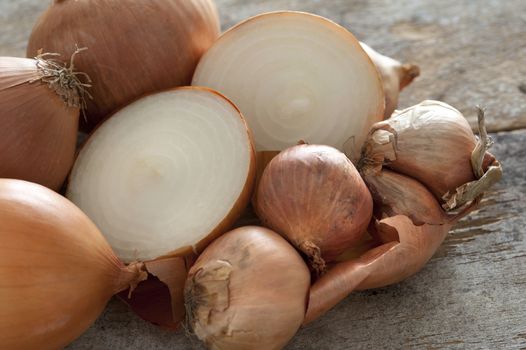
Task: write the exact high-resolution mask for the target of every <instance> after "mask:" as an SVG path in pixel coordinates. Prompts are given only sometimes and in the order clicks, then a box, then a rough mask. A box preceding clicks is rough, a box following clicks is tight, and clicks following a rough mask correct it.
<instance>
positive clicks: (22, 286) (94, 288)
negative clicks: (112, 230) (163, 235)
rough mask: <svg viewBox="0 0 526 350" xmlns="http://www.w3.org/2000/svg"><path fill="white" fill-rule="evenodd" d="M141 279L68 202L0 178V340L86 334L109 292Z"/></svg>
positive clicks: (56, 343)
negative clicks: (120, 259)
mask: <svg viewBox="0 0 526 350" xmlns="http://www.w3.org/2000/svg"><path fill="white" fill-rule="evenodd" d="M145 278H146V273H145V272H144V271H143V269H142V265H141V264H131V265H130V266H127V267H126V266H124V264H122V263H121V262H120V261H119V259H118V258H117V257H116V256H115V255H114V253H113V252H112V250H111V248H110V246H109V245H108V243H107V242H106V240H105V239H104V237H103V236H102V235H101V233H100V232H99V230H98V229H97V228H96V227H95V225H94V224H93V223H92V222H91V221H90V220H89V219H88V217H87V216H86V215H85V214H84V213H82V211H80V210H79V209H78V208H77V207H75V206H74V205H73V204H72V203H71V202H70V201H68V200H67V199H65V198H64V197H62V196H60V195H58V194H57V193H55V192H53V191H51V190H49V189H47V188H45V187H42V186H40V185H37V184H33V183H30V182H25V181H20V180H9V179H0V344H1V347H2V349H10V350H18V349H20V350H22V349H24V350H25V349H43V350H47V349H49V350H56V349H61V348H63V347H65V346H66V345H67V344H68V343H70V342H71V341H73V340H74V339H75V338H77V337H78V336H79V335H80V334H81V333H82V332H84V331H85V330H86V329H87V328H88V327H89V326H90V325H91V324H92V323H93V322H94V321H95V319H96V318H97V317H98V316H99V315H100V313H101V312H102V310H103V309H104V307H105V305H106V303H107V302H108V300H109V299H110V297H111V296H112V295H113V294H115V293H117V292H119V291H121V290H124V289H127V288H129V287H131V288H132V289H133V288H134V287H135V286H136V285H137V283H139V282H140V281H142V280H143V279H145Z"/></svg>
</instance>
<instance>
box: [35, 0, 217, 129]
mask: <svg viewBox="0 0 526 350" xmlns="http://www.w3.org/2000/svg"><path fill="white" fill-rule="evenodd" d="M218 35H219V18H218V15H217V10H216V7H215V4H214V2H213V0H192V1H188V0H83V1H74V0H54V2H53V4H52V5H51V7H49V8H48V9H47V11H46V12H45V13H44V14H43V15H42V16H41V17H40V19H39V20H38V22H37V23H36V25H35V27H34V28H33V31H32V33H31V37H30V39H29V44H28V48H27V54H28V56H29V57H33V56H34V55H35V54H36V52H37V50H40V49H43V50H44V51H46V52H58V53H61V54H62V55H65V56H64V57H69V55H70V54H71V53H72V51H73V50H74V49H75V45H76V44H78V45H81V46H85V47H88V49H89V50H88V51H87V52H86V53H85V55H83V56H82V57H79V59H78V61H77V63H76V64H77V67H78V68H79V69H80V70H81V71H83V72H86V73H88V74H89V76H90V77H91V79H92V80H93V88H92V90H91V93H92V95H93V100H90V101H88V102H89V103H88V113H87V117H88V119H87V123H84V128H85V129H86V130H90V129H91V128H92V127H93V126H94V125H95V124H97V123H98V122H99V121H101V120H102V119H103V118H106V117H108V116H109V114H110V112H113V111H114V110H116V109H117V108H119V107H122V106H123V105H125V104H126V103H129V102H131V101H132V100H134V99H136V98H138V97H139V96H142V95H144V94H146V93H150V92H154V91H158V90H163V89H167V88H172V87H175V86H183V85H189V84H190V82H191V80H192V74H193V72H194V69H195V67H196V65H197V62H198V61H199V58H200V57H201V55H202V54H203V53H204V52H205V51H206V50H207V49H208V48H209V47H210V46H211V45H212V43H213V42H214V41H215V39H216V38H217V37H218Z"/></svg>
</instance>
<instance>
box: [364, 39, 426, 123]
mask: <svg viewBox="0 0 526 350" xmlns="http://www.w3.org/2000/svg"><path fill="white" fill-rule="evenodd" d="M360 45H361V46H362V48H363V49H364V50H365V52H366V53H367V55H369V57H370V58H371V60H372V61H373V63H374V65H375V66H376V68H377V69H378V72H379V73H380V76H381V78H382V85H383V88H384V94H385V112H384V119H387V118H389V117H390V116H391V115H392V114H393V112H394V111H395V109H396V108H397V107H398V96H399V95H400V92H401V91H402V90H403V89H404V88H405V87H406V86H407V85H409V84H411V82H412V81H413V80H414V79H415V78H416V77H418V76H419V75H420V68H419V67H418V66H417V65H415V64H412V63H401V62H399V61H397V60H395V59H393V58H391V57H387V56H384V55H382V54H381V53H379V52H377V51H375V50H373V49H372V48H371V47H370V46H369V45H367V44H365V43H362V42H360Z"/></svg>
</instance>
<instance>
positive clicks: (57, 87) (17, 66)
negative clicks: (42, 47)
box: [0, 54, 86, 190]
mask: <svg viewBox="0 0 526 350" xmlns="http://www.w3.org/2000/svg"><path fill="white" fill-rule="evenodd" d="M55 59H56V57H54V56H53V55H49V54H48V55H45V54H44V55H39V56H37V58H35V59H29V58H17V57H0V151H1V152H0V177H2V178H15V179H21V180H27V181H31V182H36V183H39V184H41V185H44V186H46V187H49V188H51V189H53V190H58V189H60V187H61V185H62V183H63V182H64V180H65V178H66V176H67V174H68V172H69V170H70V169H71V166H72V165H73V161H74V158H75V145H76V140H77V128H78V122H79V107H81V106H82V99H83V93H84V91H85V87H86V86H85V85H86V84H84V83H82V81H81V79H82V78H83V77H82V76H80V77H79V74H81V73H77V72H76V71H74V66H73V58H72V61H71V62H72V63H71V64H70V65H69V67H68V66H64V65H62V64H59V63H58V62H57V61H56V60H55ZM82 80H83V79H82Z"/></svg>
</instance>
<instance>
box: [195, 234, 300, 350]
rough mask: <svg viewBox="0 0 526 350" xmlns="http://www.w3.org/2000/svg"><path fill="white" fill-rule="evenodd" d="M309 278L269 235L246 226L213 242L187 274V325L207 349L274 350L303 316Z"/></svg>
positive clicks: (295, 255) (274, 236)
mask: <svg viewBox="0 0 526 350" xmlns="http://www.w3.org/2000/svg"><path fill="white" fill-rule="evenodd" d="M309 284H310V274H309V269H308V268H307V265H306V264H305V262H304V261H303V259H302V258H301V256H300V255H299V254H298V253H297V252H296V251H295V250H294V248H293V247H292V246H291V245H290V244H289V243H288V242H287V241H285V240H284V239H283V238H282V237H280V236H279V235H278V234H276V233H274V232H272V231H271V230H268V229H265V228H262V227H257V226H245V227H241V228H238V229H235V230H233V231H230V232H228V233H226V234H225V235H223V236H221V237H220V238H218V239H217V240H216V241H214V242H213V243H212V244H210V246H208V248H206V249H205V251H204V252H203V254H201V256H200V257H199V258H198V259H197V262H196V263H195V265H194V266H192V268H191V269H190V272H189V274H188V280H187V282H186V286H185V304H186V310H187V322H188V325H189V327H190V329H191V330H192V332H193V334H194V335H195V336H196V337H197V338H198V339H199V340H201V341H203V342H204V343H205V344H206V345H207V347H208V348H209V349H214V350H219V349H229V350H245V349H246V350H279V349H282V348H283V347H284V346H285V345H286V344H287V343H288V341H289V340H290V339H291V338H292V337H293V336H294V334H295V333H296V331H297V330H298V328H299V327H300V325H301V323H302V322H303V318H304V316H305V309H306V302H307V295H308V290H309Z"/></svg>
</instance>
